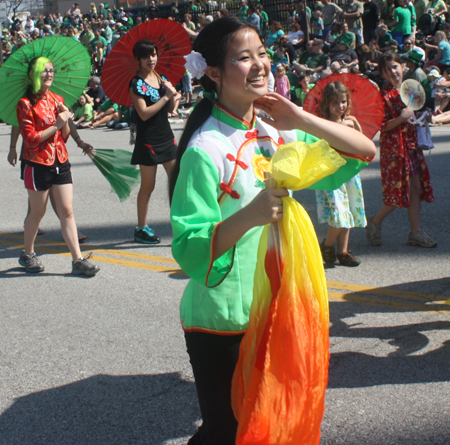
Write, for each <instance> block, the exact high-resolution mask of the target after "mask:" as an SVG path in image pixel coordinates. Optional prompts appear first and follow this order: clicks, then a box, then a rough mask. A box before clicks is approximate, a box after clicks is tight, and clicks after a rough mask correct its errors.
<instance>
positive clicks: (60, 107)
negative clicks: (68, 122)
mask: <svg viewBox="0 0 450 445" xmlns="http://www.w3.org/2000/svg"><path fill="white" fill-rule="evenodd" d="M64 111H69V109H68V108H67V107H66V106H65V105H64V104H63V103H59V104H58V112H59V113H63V112H64Z"/></svg>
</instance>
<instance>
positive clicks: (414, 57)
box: [407, 49, 423, 65]
mask: <svg viewBox="0 0 450 445" xmlns="http://www.w3.org/2000/svg"><path fill="white" fill-rule="evenodd" d="M422 57H423V55H422V54H421V53H419V51H416V50H414V49H413V50H411V51H410V52H409V53H408V59H407V60H409V61H410V62H413V63H415V64H416V65H420V64H421V63H422Z"/></svg>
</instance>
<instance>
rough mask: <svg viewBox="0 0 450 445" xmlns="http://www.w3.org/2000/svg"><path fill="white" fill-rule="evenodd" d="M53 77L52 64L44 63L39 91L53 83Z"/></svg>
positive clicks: (46, 88)
mask: <svg viewBox="0 0 450 445" xmlns="http://www.w3.org/2000/svg"><path fill="white" fill-rule="evenodd" d="M54 77H55V71H54V70H53V65H52V64H51V63H47V64H46V65H45V69H44V71H43V72H42V74H41V91H42V92H45V91H47V90H48V89H49V88H50V87H51V86H52V83H53V79H54Z"/></svg>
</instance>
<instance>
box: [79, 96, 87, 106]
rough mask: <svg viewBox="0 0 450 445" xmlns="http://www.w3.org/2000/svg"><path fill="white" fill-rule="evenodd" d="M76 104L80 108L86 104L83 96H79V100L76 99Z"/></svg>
mask: <svg viewBox="0 0 450 445" xmlns="http://www.w3.org/2000/svg"><path fill="white" fill-rule="evenodd" d="M78 103H79V104H80V106H83V105H84V104H85V103H86V98H85V97H84V94H82V95H81V96H80V98H79V99H78Z"/></svg>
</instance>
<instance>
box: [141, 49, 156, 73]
mask: <svg viewBox="0 0 450 445" xmlns="http://www.w3.org/2000/svg"><path fill="white" fill-rule="evenodd" d="M157 63H158V54H156V51H154V52H153V54H149V55H148V56H146V57H142V58H140V59H139V68H140V69H141V70H143V71H146V72H150V71H153V70H154V69H155V68H156V64H157Z"/></svg>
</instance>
